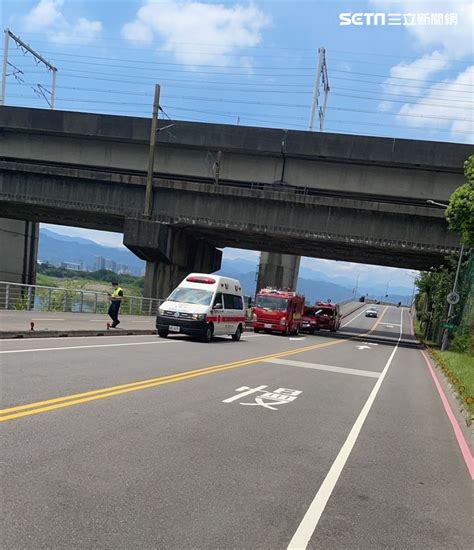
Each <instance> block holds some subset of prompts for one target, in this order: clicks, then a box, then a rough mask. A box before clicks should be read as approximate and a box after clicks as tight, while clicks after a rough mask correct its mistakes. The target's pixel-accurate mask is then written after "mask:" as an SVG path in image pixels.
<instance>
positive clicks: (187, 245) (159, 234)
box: [123, 219, 222, 298]
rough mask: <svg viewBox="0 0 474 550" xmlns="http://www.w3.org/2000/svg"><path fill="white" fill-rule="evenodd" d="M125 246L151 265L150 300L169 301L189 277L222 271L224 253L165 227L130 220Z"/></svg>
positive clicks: (148, 276)
mask: <svg viewBox="0 0 474 550" xmlns="http://www.w3.org/2000/svg"><path fill="white" fill-rule="evenodd" d="M123 242H124V245H125V246H126V247H127V248H129V249H130V250H131V251H132V252H133V253H134V254H136V255H137V256H138V257H139V258H142V259H143V260H145V261H146V262H147V264H146V271H145V288H144V295H145V296H146V297H147V298H166V297H167V296H168V295H169V294H170V292H171V291H172V290H173V289H174V288H175V287H176V286H177V285H178V284H179V283H180V282H181V281H182V280H183V279H184V277H186V275H187V274H188V273H191V272H193V271H196V272H202V273H213V272H214V271H218V270H219V269H220V267H221V259H222V251H221V250H219V249H217V248H215V247H213V246H211V245H210V244H209V243H207V242H206V241H203V240H200V239H195V238H194V237H192V236H191V235H189V234H188V233H186V232H184V231H182V230H179V229H173V228H171V227H169V226H167V225H164V224H159V223H156V222H151V221H148V220H134V219H129V220H126V222H125V228H124V240H123Z"/></svg>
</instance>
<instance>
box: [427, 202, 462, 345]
mask: <svg viewBox="0 0 474 550" xmlns="http://www.w3.org/2000/svg"><path fill="white" fill-rule="evenodd" d="M426 202H427V203H428V204H434V205H436V206H440V207H442V208H444V209H446V208H448V206H449V205H448V204H443V203H441V202H436V201H433V200H431V199H428V200H427V201H426ZM463 254H464V245H463V244H462V243H461V248H460V250H459V259H458V265H457V268H456V275H455V276H454V283H453V290H452V291H451V293H452V294H455V293H456V288H457V285H458V278H459V271H460V270H461V263H462V257H463ZM453 310H454V304H453V303H451V302H450V303H449V308H448V315H447V319H446V322H447V323H448V322H449V320H450V319H451V316H452V314H453ZM448 330H449V329H448V328H445V329H444V330H443V339H442V341H441V351H445V349H446V348H447V347H448V334H449V332H448Z"/></svg>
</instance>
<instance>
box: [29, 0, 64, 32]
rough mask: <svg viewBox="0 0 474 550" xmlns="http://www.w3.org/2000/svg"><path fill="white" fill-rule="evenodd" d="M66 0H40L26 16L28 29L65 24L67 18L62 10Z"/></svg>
mask: <svg viewBox="0 0 474 550" xmlns="http://www.w3.org/2000/svg"><path fill="white" fill-rule="evenodd" d="M63 4H64V0H40V2H39V3H38V4H37V5H36V6H35V7H34V8H32V9H31V11H30V12H29V13H28V14H27V15H26V16H25V18H24V25H25V28H26V30H28V31H34V30H37V29H44V28H46V27H50V26H51V25H56V24H61V25H62V24H64V23H65V20H64V17H63V15H62V13H61V11H60V8H61V7H62V5H63Z"/></svg>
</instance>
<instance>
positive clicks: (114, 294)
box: [112, 287, 123, 300]
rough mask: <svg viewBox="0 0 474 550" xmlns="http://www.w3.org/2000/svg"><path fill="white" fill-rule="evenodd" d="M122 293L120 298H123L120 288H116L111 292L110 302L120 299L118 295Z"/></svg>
mask: <svg viewBox="0 0 474 550" xmlns="http://www.w3.org/2000/svg"><path fill="white" fill-rule="evenodd" d="M120 292H121V293H122V296H123V290H122V289H121V288H120V287H117V288H116V289H115V290H114V291H113V292H112V300H113V299H114V298H115V299H117V298H120V294H119V293H120Z"/></svg>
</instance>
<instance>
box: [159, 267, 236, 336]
mask: <svg viewBox="0 0 474 550" xmlns="http://www.w3.org/2000/svg"><path fill="white" fill-rule="evenodd" d="M244 326H245V304H244V296H243V293H242V286H241V284H240V282H239V281H238V280H237V279H229V278H228V277H221V276H219V275H208V274H206V273H191V274H190V275H188V276H187V277H186V278H185V279H184V280H183V281H182V282H181V283H180V285H179V286H178V287H176V288H175V290H173V292H172V293H171V294H170V295H169V297H168V298H167V299H166V301H165V302H163V303H162V304H161V306H160V308H159V310H158V315H157V317H156V328H157V330H158V334H159V335H160V336H161V337H162V338H166V337H167V336H168V335H169V334H170V333H173V334H188V335H190V336H197V337H199V338H202V339H203V340H205V341H206V342H210V341H211V340H212V337H213V336H227V335H228V336H232V339H233V340H235V341H238V340H240V336H241V334H242V332H243V330H244Z"/></svg>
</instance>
